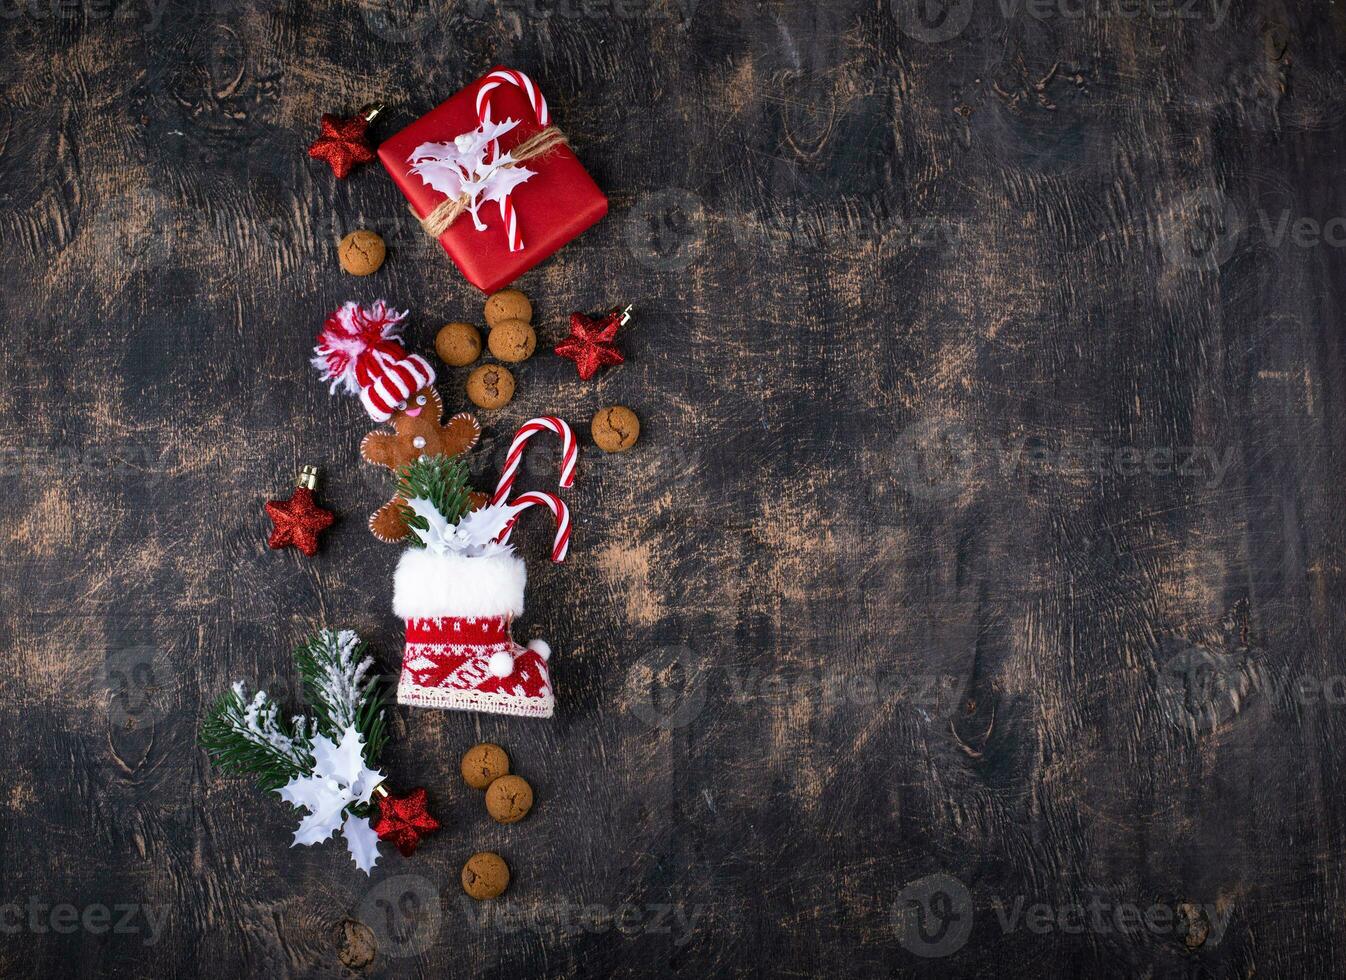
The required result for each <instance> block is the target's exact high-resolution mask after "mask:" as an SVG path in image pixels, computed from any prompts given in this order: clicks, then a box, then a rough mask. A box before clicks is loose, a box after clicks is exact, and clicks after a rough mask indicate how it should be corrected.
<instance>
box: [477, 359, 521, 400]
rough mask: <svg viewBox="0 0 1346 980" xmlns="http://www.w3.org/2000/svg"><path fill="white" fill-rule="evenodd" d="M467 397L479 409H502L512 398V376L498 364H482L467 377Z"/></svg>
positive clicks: (507, 369)
mask: <svg viewBox="0 0 1346 980" xmlns="http://www.w3.org/2000/svg"><path fill="white" fill-rule="evenodd" d="M467 397H468V398H470V399H471V400H472V404H473V405H477V406H479V407H480V408H503V407H504V406H506V405H508V404H509V400H510V399H511V398H513V397H514V375H512V374H510V373H509V368H506V367H501V366H500V365H499V364H483V365H482V366H481V367H479V368H477V369H476V370H475V371H473V372H472V373H471V374H469V375H468V376H467Z"/></svg>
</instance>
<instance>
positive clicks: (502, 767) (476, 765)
mask: <svg viewBox="0 0 1346 980" xmlns="http://www.w3.org/2000/svg"><path fill="white" fill-rule="evenodd" d="M458 769H459V771H460V772H462V774H463V779H464V780H466V781H467V785H469V786H471V787H472V788H473V789H485V788H486V787H487V786H490V785H491V783H493V782H495V781H496V780H497V779H499V778H500V777H501V776H504V775H505V774H507V773H508V772H509V754H508V753H507V752H505V750H504V749H502V748H501V747H500V746H498V745H496V744H495V743H494V742H482V743H481V744H480V745H474V746H472V748H470V749H468V750H467V751H466V752H464V753H463V761H462V762H461V763H459V765H458Z"/></svg>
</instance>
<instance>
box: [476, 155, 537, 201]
mask: <svg viewBox="0 0 1346 980" xmlns="http://www.w3.org/2000/svg"><path fill="white" fill-rule="evenodd" d="M533 173H534V172H533V171H532V170H529V169H528V168H527V167H506V166H505V165H504V164H503V162H502V163H501V165H500V167H499V169H493V170H492V171H491V173H490V175H489V176H488V177H487V178H486V179H485V180H484V181H482V182H481V183H482V185H483V186H482V190H481V197H482V199H483V200H487V201H503V200H504V199H505V198H507V197H509V195H510V192H511V191H513V190H514V188H516V187H518V186H519V185H520V184H522V183H523V182H524V181H525V180H527V179H528V178H529V177H532V176H533Z"/></svg>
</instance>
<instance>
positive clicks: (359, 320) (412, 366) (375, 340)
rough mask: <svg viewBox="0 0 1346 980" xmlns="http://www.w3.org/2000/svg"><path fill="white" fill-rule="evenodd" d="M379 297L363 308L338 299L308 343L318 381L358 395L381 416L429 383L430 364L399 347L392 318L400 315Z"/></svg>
mask: <svg viewBox="0 0 1346 980" xmlns="http://www.w3.org/2000/svg"><path fill="white" fill-rule="evenodd" d="M406 315H407V314H406V311H403V312H401V313H398V312H397V311H396V310H394V309H392V308H390V307H389V306H388V304H387V303H385V302H384V301H383V300H379V301H378V302H377V303H375V304H374V305H373V306H371V307H369V308H368V309H365V308H363V307H361V306H360V305H359V304H358V303H355V302H350V303H345V304H343V305H342V307H341V309H339V310H337V311H336V312H335V313H333V314H332V315H331V316H329V317H328V318H327V322H326V323H324V324H323V328H322V332H321V333H319V334H318V343H317V346H315V347H314V348H313V355H314V356H313V366H314V367H316V368H317V369H318V373H319V374H320V375H322V379H323V380H324V381H330V382H332V391H336V389H337V388H338V387H342V388H344V389H345V391H346V393H347V394H350V395H357V394H358V395H359V396H360V402H361V403H362V404H363V405H364V407H365V411H367V412H368V413H369V417H370V418H372V419H373V420H374V421H376V422H386V421H388V419H390V418H392V416H393V413H394V412H396V411H398V410H400V409H402V408H403V407H405V406H406V403H407V399H409V398H410V397H411V396H412V395H414V394H415V393H416V392H417V391H419V390H420V389H422V388H424V387H426V386H427V385H432V384H434V383H435V369H434V368H432V367H431V366H430V365H429V363H427V362H426V360H425V358H423V357H421V356H420V355H419V354H408V353H407V352H406V350H405V349H403V347H402V344H401V340H402V336H401V331H400V330H399V329H398V324H400V323H401V322H402V320H403V319H404V318H405V317H406Z"/></svg>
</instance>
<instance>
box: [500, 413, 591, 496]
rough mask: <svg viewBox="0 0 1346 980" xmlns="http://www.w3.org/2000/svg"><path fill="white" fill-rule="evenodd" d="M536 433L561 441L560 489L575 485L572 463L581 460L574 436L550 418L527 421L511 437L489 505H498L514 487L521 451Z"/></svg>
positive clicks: (521, 455) (553, 417) (557, 421)
mask: <svg viewBox="0 0 1346 980" xmlns="http://www.w3.org/2000/svg"><path fill="white" fill-rule="evenodd" d="M539 432H554V433H556V434H557V435H558V436H560V437H561V482H560V484H559V485H560V486H561V487H562V488H567V487H573V486H574V485H575V463H576V462H578V460H579V456H580V447H579V444H578V443H576V442H575V433H573V432H571V431H570V426H569V425H567V424H566V423H565V421H564V420H563V419H558V418H556V417H555V416H552V415H544V416H542V417H541V418H536V419H529V420H528V421H527V422H525V423H524V424H523V425H521V426H519V431H518V432H516V433H514V441H513V442H512V443H510V445H509V455H507V456H506V457H505V467H504V469H502V470H501V471H500V482H499V483H497V484H496V486H495V493H493V494H492V495H491V503H493V504H498V503H500V502H501V501H502V500H504V499H505V498H506V497H508V496H509V492H510V490H511V489H512V488H513V486H514V478H515V477H516V476H518V474H519V463H520V462H522V461H523V451H524V447H525V446H526V445H527V444H528V440H529V439H531V438H533V436H535V435H537V434H538V433H539Z"/></svg>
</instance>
